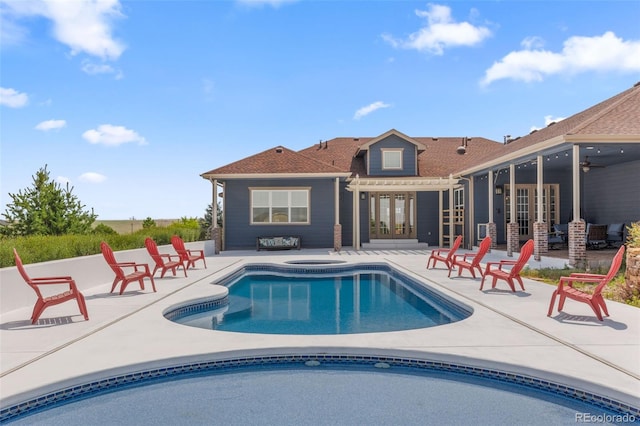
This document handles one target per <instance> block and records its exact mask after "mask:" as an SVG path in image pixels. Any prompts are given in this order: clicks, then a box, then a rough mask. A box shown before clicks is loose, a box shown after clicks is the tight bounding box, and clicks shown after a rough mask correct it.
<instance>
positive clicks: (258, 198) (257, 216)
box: [250, 189, 309, 223]
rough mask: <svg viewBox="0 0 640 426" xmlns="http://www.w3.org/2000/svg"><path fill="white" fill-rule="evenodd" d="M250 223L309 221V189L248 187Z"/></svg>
mask: <svg viewBox="0 0 640 426" xmlns="http://www.w3.org/2000/svg"><path fill="white" fill-rule="evenodd" d="M250 190H251V223H309V189H250Z"/></svg>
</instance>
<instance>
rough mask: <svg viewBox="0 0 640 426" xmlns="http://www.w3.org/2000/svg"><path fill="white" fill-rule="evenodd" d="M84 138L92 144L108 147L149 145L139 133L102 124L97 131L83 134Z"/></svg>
mask: <svg viewBox="0 0 640 426" xmlns="http://www.w3.org/2000/svg"><path fill="white" fill-rule="evenodd" d="M82 137H83V138H84V139H86V140H87V141H89V142H90V143H92V144H104V145H107V146H118V145H122V144H123V143H130V142H137V143H138V144H139V145H146V144H147V141H146V139H145V138H143V137H142V136H140V135H139V134H138V133H137V132H135V131H133V130H130V129H127V128H126V127H123V126H114V125H111V124H101V125H100V126H98V128H97V129H91V130H87V131H86V132H84V133H83V134H82Z"/></svg>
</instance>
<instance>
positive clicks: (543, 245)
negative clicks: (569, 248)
mask: <svg viewBox="0 0 640 426" xmlns="http://www.w3.org/2000/svg"><path fill="white" fill-rule="evenodd" d="M533 241H534V242H535V244H534V246H533V258H534V259H535V260H537V261H538V262H539V261H540V258H541V256H542V253H547V252H548V251H549V230H548V228H547V223H546V222H535V223H534V224H533Z"/></svg>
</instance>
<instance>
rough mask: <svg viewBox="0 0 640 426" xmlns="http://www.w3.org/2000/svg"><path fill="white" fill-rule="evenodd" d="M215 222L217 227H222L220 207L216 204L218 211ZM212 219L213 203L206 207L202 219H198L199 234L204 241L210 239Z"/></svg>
mask: <svg viewBox="0 0 640 426" xmlns="http://www.w3.org/2000/svg"><path fill="white" fill-rule="evenodd" d="M216 216H217V222H218V226H219V227H222V206H221V205H220V203H218V211H217V215H216ZM212 218H213V203H211V204H209V205H208V206H207V209H206V210H205V212H204V218H201V219H200V232H201V234H202V237H203V238H205V239H210V238H211V224H212V223H213V222H212V220H211V219H212Z"/></svg>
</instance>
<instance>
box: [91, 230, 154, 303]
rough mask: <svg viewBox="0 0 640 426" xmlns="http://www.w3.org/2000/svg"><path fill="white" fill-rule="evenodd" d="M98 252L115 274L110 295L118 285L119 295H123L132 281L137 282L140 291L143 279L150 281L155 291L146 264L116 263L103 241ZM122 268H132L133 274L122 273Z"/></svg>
mask: <svg viewBox="0 0 640 426" xmlns="http://www.w3.org/2000/svg"><path fill="white" fill-rule="evenodd" d="M100 250H102V255H103V256H104V260H106V261H107V264H108V265H109V267H110V268H111V269H112V270H113V272H114V273H115V274H116V277H115V279H114V280H113V285H112V286H111V291H110V293H113V290H114V289H115V288H116V286H117V285H118V283H121V284H120V294H122V293H124V290H125V289H126V288H127V286H128V285H129V283H131V282H133V281H138V282H139V283H140V290H144V279H145V278H149V279H150V280H151V286H152V287H153V291H154V292H155V291H156V284H155V283H154V282H153V275H151V272H149V265H147V264H146V263H135V262H117V261H116V257H115V256H114V254H113V250H111V247H110V246H109V244H107V243H106V242H104V241H103V242H101V243H100ZM124 268H133V272H130V273H128V274H127V273H125V272H124Z"/></svg>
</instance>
